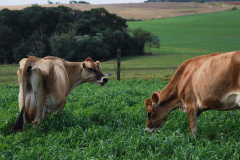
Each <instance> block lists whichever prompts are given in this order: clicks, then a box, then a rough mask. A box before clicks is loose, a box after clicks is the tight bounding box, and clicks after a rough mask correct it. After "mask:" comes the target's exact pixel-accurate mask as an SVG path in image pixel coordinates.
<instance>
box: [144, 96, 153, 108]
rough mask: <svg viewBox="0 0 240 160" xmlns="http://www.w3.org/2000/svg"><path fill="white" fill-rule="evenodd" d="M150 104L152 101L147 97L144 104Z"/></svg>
mask: <svg viewBox="0 0 240 160" xmlns="http://www.w3.org/2000/svg"><path fill="white" fill-rule="evenodd" d="M151 104H152V101H151V99H150V98H148V99H146V100H145V105H146V107H147V106H149V105H151Z"/></svg>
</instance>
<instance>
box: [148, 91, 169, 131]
mask: <svg viewBox="0 0 240 160" xmlns="http://www.w3.org/2000/svg"><path fill="white" fill-rule="evenodd" d="M159 94H160V91H158V92H155V93H153V94H152V97H151V98H152V100H151V99H147V100H145V105H146V107H147V122H146V127H145V130H147V131H149V132H151V133H152V132H154V131H155V130H157V129H159V128H161V127H162V126H163V124H164V123H165V121H166V119H167V114H168V113H167V110H166V109H165V107H163V106H161V104H160V102H159Z"/></svg>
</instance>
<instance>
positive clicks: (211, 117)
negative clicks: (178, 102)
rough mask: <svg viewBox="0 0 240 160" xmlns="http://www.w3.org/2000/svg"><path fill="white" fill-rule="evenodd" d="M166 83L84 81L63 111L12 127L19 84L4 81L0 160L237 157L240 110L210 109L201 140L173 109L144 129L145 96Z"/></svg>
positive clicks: (200, 127) (201, 125) (0, 103)
mask: <svg viewBox="0 0 240 160" xmlns="http://www.w3.org/2000/svg"><path fill="white" fill-rule="evenodd" d="M167 83H168V82H164V81H161V80H158V79H152V80H143V79H139V80H130V79H128V80H123V81H117V80H111V81H109V83H107V84H106V85H105V86H104V87H100V86H97V85H91V84H83V85H80V86H78V87H77V88H75V89H74V90H73V91H72V93H71V94H70V95H69V97H68V98H67V103H66V106H65V108H64V110H63V113H62V115H59V116H57V115H56V114H55V113H53V114H50V115H49V116H48V118H47V119H45V120H44V121H42V122H41V124H40V126H41V127H40V129H39V130H38V131H35V129H34V127H33V125H32V124H31V123H29V124H28V125H27V128H26V132H25V133H20V132H18V133H13V132H12V130H11V128H12V126H13V124H14V122H15V120H16V118H17V116H18V114H19V109H18V101H17V97H18V85H16V84H0V114H1V116H0V159H3V160H8V159H9V160H10V159H114V160H115V159H166V160H169V159H187V160H191V159H192V160H196V159H239V158H240V136H239V128H240V119H239V117H240V111H229V112H227V111H226V112H219V111H206V112H204V113H203V114H202V115H201V116H200V117H199V119H198V134H197V138H196V139H195V138H194V137H191V136H190V134H189V123H188V116H187V114H186V113H183V112H180V111H173V112H171V113H170V115H169V116H168V120H167V122H166V123H165V125H164V126H163V127H162V128H161V129H160V130H159V131H157V132H155V133H153V134H148V133H147V132H146V131H145V130H144V127H145V123H146V107H145V105H144V100H145V99H146V98H149V97H150V96H151V94H152V93H153V92H154V91H157V90H158V89H161V90H162V89H163V88H164V87H165V86H166V85H167Z"/></svg>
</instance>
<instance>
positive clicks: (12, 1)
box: [0, 0, 145, 6]
mask: <svg viewBox="0 0 240 160" xmlns="http://www.w3.org/2000/svg"><path fill="white" fill-rule="evenodd" d="M49 1H50V2H53V3H54V4H56V3H60V4H69V1H70V0H49ZM144 1H145V0H114V1H112V0H104V1H102V0H85V2H88V3H89V4H93V5H101V4H121V3H143V2H144ZM33 4H39V5H42V4H48V0H46V1H45V2H43V1H42V0H22V1H18V0H8V1H0V6H18V5H33Z"/></svg>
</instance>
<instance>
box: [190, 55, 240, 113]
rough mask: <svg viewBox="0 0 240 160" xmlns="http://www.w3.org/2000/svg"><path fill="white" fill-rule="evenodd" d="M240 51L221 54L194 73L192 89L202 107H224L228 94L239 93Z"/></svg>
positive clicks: (207, 61) (210, 59)
mask: <svg viewBox="0 0 240 160" xmlns="http://www.w3.org/2000/svg"><path fill="white" fill-rule="evenodd" d="M239 76H240V52H228V53H225V54H219V55H217V56H213V57H211V58H209V59H208V60H206V61H205V62H204V63H202V65H201V66H200V67H199V68H198V69H197V70H196V71H195V72H194V73H193V74H192V89H193V90H192V91H193V94H194V96H195V97H196V100H197V102H198V105H199V107H200V108H208V109H209V108H214V109H216V107H219V110H221V107H224V104H223V101H224V98H226V96H228V95H231V94H239V95H240V88H239V84H240V83H239Z"/></svg>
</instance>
